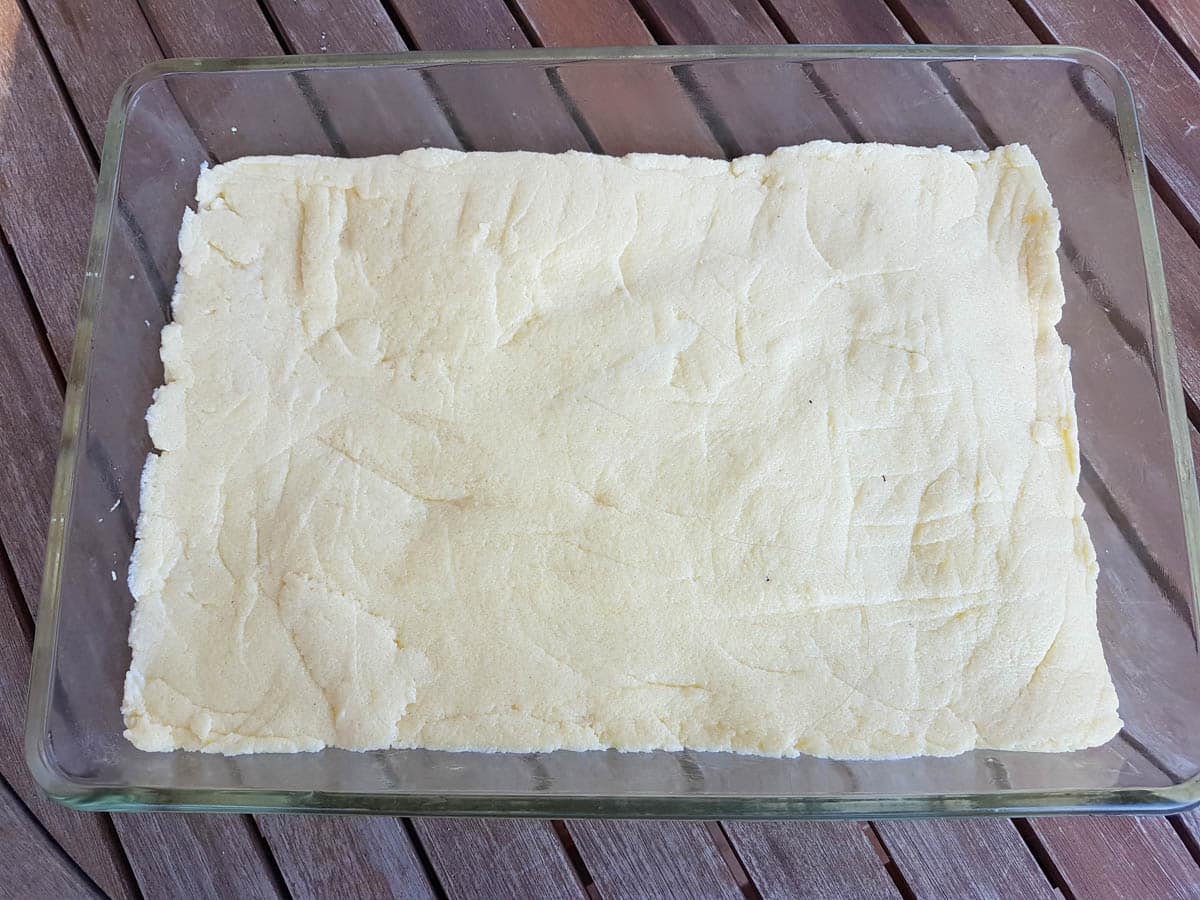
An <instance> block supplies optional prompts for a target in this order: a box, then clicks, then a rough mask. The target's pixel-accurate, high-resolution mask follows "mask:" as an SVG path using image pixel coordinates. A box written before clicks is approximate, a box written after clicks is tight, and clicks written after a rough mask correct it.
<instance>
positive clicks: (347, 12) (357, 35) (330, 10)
mask: <svg viewBox="0 0 1200 900" xmlns="http://www.w3.org/2000/svg"><path fill="white" fill-rule="evenodd" d="M266 7H267V9H268V10H269V11H270V14H271V17H272V18H273V19H274V20H275V22H276V24H277V25H278V26H279V28H280V30H281V31H282V32H283V36H284V39H285V40H286V41H287V44H288V49H289V51H290V52H292V53H403V52H404V51H405V50H407V49H408V47H407V46H406V45H405V43H404V39H403V38H402V37H401V36H400V32H398V31H397V30H396V28H395V26H394V25H393V24H392V20H391V17H390V16H388V14H387V10H386V9H384V6H383V3H382V2H381V0H343V2H340V3H337V4H330V3H322V2H320V0H266ZM381 124H383V123H381Z"/></svg>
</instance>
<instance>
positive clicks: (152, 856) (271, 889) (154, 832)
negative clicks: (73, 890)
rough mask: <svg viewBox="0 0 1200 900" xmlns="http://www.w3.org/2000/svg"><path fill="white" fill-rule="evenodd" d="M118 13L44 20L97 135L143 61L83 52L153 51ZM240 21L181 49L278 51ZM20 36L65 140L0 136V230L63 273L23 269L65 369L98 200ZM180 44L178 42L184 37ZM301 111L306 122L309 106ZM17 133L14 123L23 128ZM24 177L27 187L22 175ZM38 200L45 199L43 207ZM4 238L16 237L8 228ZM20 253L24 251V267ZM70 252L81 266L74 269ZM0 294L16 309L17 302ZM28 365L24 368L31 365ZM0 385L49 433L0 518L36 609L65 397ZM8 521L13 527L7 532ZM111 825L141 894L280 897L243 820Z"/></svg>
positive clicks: (48, 377) (43, 69)
mask: <svg viewBox="0 0 1200 900" xmlns="http://www.w3.org/2000/svg"><path fill="white" fill-rule="evenodd" d="M122 3H123V5H121V6H117V7H114V9H113V10H112V14H111V15H109V14H107V13H108V10H107V9H101V8H100V7H99V6H98V5H97V6H82V7H71V8H69V10H68V9H67V8H66V7H64V8H62V10H60V11H59V14H58V16H57V18H53V17H51V18H48V19H47V23H46V25H45V26H44V28H43V33H44V35H45V37H46V41H47V45H48V47H49V48H50V50H51V53H53V54H54V55H55V57H56V58H58V59H59V60H60V61H65V63H66V65H65V67H66V68H69V67H70V66H73V65H75V64H76V63H79V64H81V65H84V61H83V60H82V59H81V58H80V57H82V56H87V57H89V59H90V60H91V61H90V62H88V63H87V64H86V66H90V68H87V67H86V66H85V74H86V76H87V77H86V78H79V79H73V81H72V82H64V83H65V84H67V87H68V90H74V89H77V90H79V91H80V92H81V93H80V94H79V102H80V104H81V108H82V109H90V110H91V111H92V112H91V114H90V115H89V118H90V119H91V120H92V123H91V127H92V128H93V129H98V128H100V125H99V120H98V119H97V116H98V115H101V114H100V113H98V112H97V111H96V109H97V107H98V106H99V103H100V101H99V100H98V99H97V98H101V97H111V95H112V93H113V92H114V91H115V90H116V86H117V85H118V84H119V83H120V81H121V80H122V79H123V78H124V77H125V75H126V74H128V72H126V71H125V70H124V69H123V66H125V65H131V64H133V63H135V62H136V63H137V64H138V65H140V64H141V63H143V62H145V60H144V59H141V58H139V59H137V60H133V59H131V58H129V56H128V54H124V55H122V54H118V55H115V56H112V57H110V56H107V55H106V54H103V53H99V54H98V53H94V52H92V53H88V50H87V48H88V47H91V48H94V47H95V45H96V44H97V43H101V44H103V45H105V46H107V45H109V44H112V45H114V46H115V47H117V48H127V47H131V46H132V47H135V48H138V53H140V54H141V55H143V56H144V55H147V54H149V53H151V52H157V45H154V46H153V47H152V45H151V43H150V40H149V39H148V38H147V35H148V34H149V32H150V29H149V27H148V26H147V24H146V21H145V19H144V18H141V13H140V11H137V6H136V4H135V3H132V0H122ZM0 8H2V9H3V10H4V13H3V15H7V16H9V17H10V20H11V17H12V15H13V14H14V13H13V11H14V10H15V9H16V8H15V4H11V3H10V0H5V3H4V6H3V7H0ZM154 8H155V10H156V11H157V12H158V14H159V16H160V20H159V23H158V24H159V26H160V27H163V28H165V29H166V33H167V34H174V31H173V30H172V29H175V28H177V27H179V26H183V31H184V32H186V25H187V19H186V17H183V18H181V17H180V13H181V12H182V9H183V8H182V7H181V6H180V5H179V4H176V5H175V6H174V7H172V6H171V4H169V3H164V2H162V0H157V2H156V3H155V4H154ZM244 11H247V12H253V13H254V15H256V16H257V17H258V27H257V28H254V27H253V25H252V24H251V25H247V23H252V22H253V19H252V18H248V17H245V16H242V17H238V16H236V15H234V16H231V17H230V18H228V19H226V20H225V22H226V23H227V24H228V25H230V26H231V27H235V28H238V29H243V26H246V27H249V28H250V29H251V41H254V40H257V41H259V43H258V44H257V45H255V44H254V43H237V42H236V40H234V41H231V42H230V43H229V44H226V45H222V44H220V43H217V42H216V41H217V39H219V31H218V29H219V26H217V25H214V26H211V27H209V28H208V29H206V30H205V33H204V35H203V37H207V38H208V39H209V40H210V41H213V42H212V43H207V44H206V43H204V42H203V41H202V40H200V39H192V40H193V42H192V43H191V44H190V46H189V47H188V49H190V50H196V51H198V52H206V51H207V53H208V54H209V55H236V53H237V52H253V50H254V49H255V48H256V47H257V48H259V49H261V48H263V47H265V46H268V45H267V44H265V43H263V42H264V41H265V40H270V41H271V42H273V41H274V37H273V35H272V34H271V32H270V29H269V28H267V27H266V23H265V20H264V19H263V18H262V16H261V13H260V12H259V11H258V10H257V7H256V6H254V5H253V4H251V5H250V6H248V7H244ZM135 12H136V15H135ZM10 20H0V21H10ZM85 20H86V43H85V38H84V34H85V30H84V26H83V25H81V24H80V23H81V22H83V21H85ZM139 20H140V25H139V24H138V22H139ZM15 27H16V28H17V29H21V28H25V29H26V30H27V26H26V25H25V24H24V23H20V22H18V23H17V25H16V26H15ZM72 29H74V30H72ZM123 30H124V31H129V32H130V33H132V34H140V35H141V38H138V39H137V40H133V39H130V38H128V36H123V35H122V34H121V33H120V32H121V31H123ZM254 35H257V37H255V36H254ZM16 36H17V37H18V39H22V40H24V41H25V43H19V42H18V43H12V44H10V46H15V47H17V48H18V50H20V49H21V48H24V47H26V46H28V47H29V50H28V52H27V54H26V55H28V54H32V56H30V58H29V61H28V62H26V63H25V65H24V68H23V70H22V72H23V73H31V72H32V73H36V74H37V76H38V77H37V79H31V80H30V84H29V86H28V88H27V92H28V94H29V96H30V97H31V98H33V102H36V103H37V110H36V113H37V116H40V119H39V118H37V117H36V116H35V117H34V121H33V125H35V126H37V128H38V129H39V130H40V131H42V132H43V134H42V139H43V140H46V139H47V138H51V139H53V138H54V136H55V135H60V136H61V137H59V139H58V140H57V141H55V140H51V141H50V144H51V146H49V148H47V147H44V146H42V145H41V144H40V143H39V142H38V141H35V140H33V139H32V138H29V139H25V140H22V141H21V142H19V143H15V142H14V143H11V144H10V143H8V142H7V136H8V134H11V133H12V131H7V132H2V133H3V134H4V136H5V138H6V140H5V143H4V146H5V147H14V148H16V151H15V153H14V154H13V157H14V158H13V161H12V168H13V169H15V170H16V174H17V175H20V176H22V177H21V178H20V180H19V181H18V180H16V179H15V178H14V182H13V183H14V185H16V186H18V187H19V189H20V193H19V194H18V193H14V192H4V193H3V194H0V224H2V223H5V222H7V221H10V220H12V219H15V221H16V222H17V223H18V225H20V226H22V230H18V231H17V233H16V234H15V235H13V236H12V239H13V243H14V248H15V249H16V251H17V255H18V258H19V259H20V260H21V263H22V266H23V267H25V258H32V259H33V260H34V261H35V262H40V261H41V259H42V256H41V253H44V252H45V251H46V250H49V251H51V252H52V253H54V254H55V256H56V258H55V260H54V261H55V262H57V263H58V266H59V268H58V270H57V272H56V274H58V275H59V279H58V282H57V283H49V280H48V279H44V278H40V277H38V278H35V275H37V274H39V273H40V271H41V270H40V269H36V268H35V270H34V272H33V273H32V274H31V273H30V272H29V270H28V269H26V274H27V275H28V276H29V282H30V287H31V289H32V290H33V292H34V295H35V297H36V298H37V300H38V307H39V309H40V310H41V311H42V314H43V317H44V318H47V319H49V318H50V317H49V316H47V310H50V312H51V313H55V314H57V318H56V319H55V321H58V320H61V322H62V324H61V326H59V328H58V329H57V331H55V330H54V329H52V330H51V336H52V339H53V337H54V335H55V334H59V335H61V336H60V337H59V338H58V339H57V340H53V343H54V347H55V350H56V355H57V357H58V361H59V363H60V365H61V364H63V363H65V361H66V358H67V354H68V352H69V350H68V348H69V345H70V341H71V334H70V332H71V331H73V321H74V313H75V302H74V297H75V295H76V293H77V290H78V288H77V287H76V286H75V285H74V284H72V285H71V286H70V288H69V295H70V298H71V302H70V303H69V304H68V303H67V302H66V301H65V300H61V301H60V300H55V301H51V300H50V299H49V298H50V297H51V296H53V294H52V291H56V292H58V293H64V292H65V291H66V288H64V287H60V286H59V285H61V284H64V283H69V282H74V283H76V284H77V280H78V279H79V277H80V274H81V272H82V269H83V259H82V257H83V251H84V249H85V248H86V234H87V219H88V218H90V211H91V206H92V202H93V199H92V195H93V193H94V172H93V170H92V168H91V165H90V161H89V159H88V157H87V154H86V152H85V151H84V149H83V146H82V144H81V143H80V141H79V139H78V136H77V135H75V134H74V132H73V131H72V129H71V126H70V116H69V112H68V110H67V106H66V101H65V99H64V98H63V97H62V96H61V95H59V94H58V93H57V92H56V90H55V89H54V85H53V80H52V77H51V75H50V69H49V66H48V64H47V63H46V61H45V59H44V57H40V55H39V50H38V48H37V47H36V46H35V45H34V43H33V42H32V41H31V40H29V39H28V38H22V37H21V34H20V32H19V31H18V33H17V34H16ZM175 37H176V38H179V37H180V35H175ZM222 46H226V47H228V48H229V52H228V53H227V54H222V53H221V47H222ZM274 47H275V48H276V49H277V48H278V44H277V43H274ZM0 71H2V70H0ZM72 84H74V88H72ZM297 96H298V95H297ZM72 99H75V98H74V97H73V98H72ZM104 105H105V106H106V105H107V100H105V101H104ZM305 113H306V114H307V113H308V110H307V108H305ZM20 124H21V123H18V126H19V125H20ZM26 124H28V123H26ZM0 127H4V128H8V127H9V117H8V116H6V117H5V119H4V125H3V126H0ZM95 139H96V140H97V141H99V139H100V134H99V131H97V132H96V134H95ZM7 163H8V159H7V158H6V164H7ZM6 168H7V166H6ZM31 172H32V173H33V177H30V176H29V173H31ZM39 192H42V193H44V194H45V198H44V201H45V202H44V204H43V197H41V196H39ZM22 198H25V199H26V200H27V201H28V202H30V203H36V204H37V205H38V207H39V209H40V210H41V211H42V215H43V216H44V217H45V219H44V222H45V225H46V226H47V227H48V228H51V229H54V232H55V238H56V239H58V240H62V239H63V238H73V239H74V241H75V242H76V243H77V247H78V250H77V251H75V252H74V253H71V252H68V251H67V250H65V249H62V248H58V247H56V246H55V241H54V240H49V241H47V242H46V243H47V244H49V246H48V247H47V246H44V245H43V244H41V243H40V242H39V240H38V236H37V235H31V234H30V233H29V231H28V229H25V228H23V226H24V225H25V222H26V218H25V217H21V216H19V215H13V214H14V213H17V214H19V213H20V212H21V210H22V206H21V200H22ZM56 201H57V202H62V203H63V206H62V207H61V208H60V207H58V206H56V205H55V203H56ZM6 232H7V233H9V234H12V232H11V231H10V230H9V229H7V228H6ZM22 251H25V252H24V258H23V253H22ZM76 254H77V258H78V262H77V263H73V262H72V260H73V259H74V258H75V257H76ZM64 270H65V271H64ZM7 296H10V297H12V298H14V299H17V300H19V296H20V295H19V294H11V295H7ZM60 310H61V311H60ZM68 310H69V311H68ZM30 346H31V347H33V348H36V347H37V346H38V345H37V342H36V341H33V342H31V343H30ZM39 352H40V351H39ZM25 358H26V359H28V356H26V357H25ZM14 363H15V359H14ZM0 377H3V378H4V379H5V380H4V382H0V395H3V396H4V397H11V398H13V400H14V402H16V400H18V399H19V400H20V402H21V403H22V404H23V411H24V413H25V420H26V428H27V429H28V430H29V432H30V437H31V438H32V437H33V436H35V435H36V436H39V437H38V438H37V439H38V440H45V439H46V436H47V435H52V437H51V438H50V440H49V443H48V444H47V445H46V447H45V449H43V450H42V451H40V452H35V451H34V449H33V448H32V447H30V448H29V449H28V452H27V453H26V454H25V457H24V459H23V462H22V472H23V475H24V481H23V483H22V487H21V490H22V491H23V492H24V496H21V497H13V496H11V495H7V496H5V497H4V499H3V504H4V505H3V509H4V512H5V515H4V518H5V521H6V524H7V525H8V527H7V528H6V530H5V531H3V532H2V534H3V537H4V540H5V546H6V547H7V548H8V549H9V552H10V553H11V554H12V555H13V557H14V559H16V560H19V561H20V570H21V572H22V588H23V594H24V598H25V600H26V602H27V603H29V604H31V605H32V603H33V601H34V599H35V598H36V597H37V592H36V580H34V581H33V582H32V583H31V578H30V576H29V575H28V571H27V570H29V569H31V568H32V562H33V561H37V565H38V566H40V560H41V557H42V553H43V545H44V541H45V528H46V521H47V518H46V517H47V515H48V496H49V495H48V488H49V484H50V482H51V479H52V476H53V462H52V459H53V453H54V452H56V449H57V431H58V421H59V419H60V417H61V405H62V398H61V394H60V393H59V391H58V388H57V385H56V384H55V383H54V380H53V376H52V374H51V373H49V371H47V370H43V371H42V372H41V373H40V374H38V373H37V372H36V369H35V370H33V371H15V370H14V371H9V370H8V369H2V370H0ZM10 378H19V379H21V380H20V382H19V384H14V383H13V382H11V381H9V379H10ZM19 437H20V436H17V435H14V436H12V439H13V440H17V439H19ZM12 523H17V524H16V525H15V526H14V525H12ZM16 527H19V529H20V531H19V533H16V532H15V531H14V528H16ZM115 825H116V832H117V834H119V835H120V838H121V843H122V844H123V845H124V847H125V848H126V851H127V852H128V854H129V857H130V863H131V865H132V867H133V870H134V873H135V875H136V877H137V880H138V883H139V884H140V886H141V888H142V890H143V892H145V893H146V894H147V895H151V896H167V895H172V894H174V893H177V892H181V891H182V892H186V893H193V894H196V895H199V896H219V895H225V896H228V895H232V894H237V893H242V892H248V893H250V894H252V895H255V896H274V895H276V894H277V886H276V884H275V882H274V876H273V874H272V873H273V870H274V865H273V863H272V862H271V860H270V858H269V856H268V855H267V852H266V848H265V845H264V844H263V841H262V839H261V838H260V836H259V835H258V833H257V831H256V830H255V829H254V827H253V825H252V823H251V820H250V819H249V818H248V817H216V816H202V817H200V816H198V817H189V818H180V817H171V816H165V815H161V814H155V815H147V816H120V817H116V819H115ZM196 861H200V863H201V864H202V865H203V872H202V873H200V872H192V871H191V865H192V864H193V863H195V862H196Z"/></svg>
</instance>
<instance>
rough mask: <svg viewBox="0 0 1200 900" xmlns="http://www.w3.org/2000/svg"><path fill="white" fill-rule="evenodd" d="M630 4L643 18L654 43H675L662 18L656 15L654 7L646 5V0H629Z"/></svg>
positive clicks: (639, 16) (643, 22)
mask: <svg viewBox="0 0 1200 900" xmlns="http://www.w3.org/2000/svg"><path fill="white" fill-rule="evenodd" d="M629 5H630V6H632V7H633V11H634V12H635V13H637V15H638V18H639V19H641V20H642V24H644V25H645V26H646V30H647V31H649V32H650V37H652V38H654V43H656V44H667V45H669V44H674V43H675V42H674V41H673V40H671V35H670V33H669V32H668V31H667V27H666V25H665V24H663V21H662V19H660V18H659V17H658V16H657V15H655V13H654V9H653V7H649V6H647V5H646V0H629Z"/></svg>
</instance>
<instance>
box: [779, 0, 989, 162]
mask: <svg viewBox="0 0 1200 900" xmlns="http://www.w3.org/2000/svg"><path fill="white" fill-rule="evenodd" d="M772 8H773V9H774V10H775V14H776V17H777V20H778V21H779V22H780V25H781V27H782V29H783V31H784V35H785V37H787V39H788V40H790V41H795V42H797V43H801V44H858V43H872V44H873V43H880V44H905V43H909V42H911V40H912V39H911V37H910V36H909V34H908V32H906V31H905V30H904V27H903V26H902V25H901V24H900V22H899V21H898V20H897V19H896V17H895V16H894V15H893V14H892V12H891V10H890V9H889V8H888V7H887V6H886V5H885V4H884V3H883V2H882V0H873V2H862V0H857V2H856V0H819V2H809V0H803V2H802V0H777V2H775V3H773V4H772ZM820 78H821V84H822V86H823V87H824V88H826V89H828V90H829V92H830V93H831V94H832V95H833V97H834V98H835V100H836V102H837V103H838V105H839V107H840V108H841V109H842V110H843V115H844V117H845V119H846V120H847V124H848V125H850V126H852V127H853V128H854V130H855V133H854V134H847V135H845V137H847V138H854V139H858V140H867V141H883V142H893V143H897V142H898V143H906V144H948V145H950V146H951V147H954V148H956V149H973V148H975V147H977V146H978V145H979V135H978V133H977V132H976V131H975V129H974V127H973V126H972V124H971V122H970V120H969V119H968V118H967V117H966V115H964V114H963V112H962V111H961V110H960V109H959V108H958V107H957V106H956V105H955V104H954V102H953V101H952V99H951V98H950V97H949V96H948V94H947V92H946V88H945V85H943V84H942V82H941V81H940V80H939V79H938V78H937V76H936V74H935V73H934V72H933V71H932V70H930V69H928V68H917V67H915V66H914V65H913V64H912V63H907V62H906V63H899V64H896V65H893V66H891V67H889V69H888V70H887V71H885V72H880V73H879V75H878V76H877V77H876V78H875V79H873V80H870V81H864V80H863V79H861V78H860V77H858V73H857V72H856V71H851V70H843V71H838V70H837V68H836V66H834V65H832V64H830V65H827V66H826V67H824V68H823V69H822V74H821V76H820Z"/></svg>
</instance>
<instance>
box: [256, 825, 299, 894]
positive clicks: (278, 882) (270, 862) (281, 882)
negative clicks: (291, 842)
mask: <svg viewBox="0 0 1200 900" xmlns="http://www.w3.org/2000/svg"><path fill="white" fill-rule="evenodd" d="M246 824H247V825H248V826H249V827H248V828H247V830H248V831H249V832H250V837H251V840H253V841H257V842H258V846H259V848H260V849H261V852H262V858H263V859H264V860H266V863H267V866H266V868H267V875H268V876H270V878H271V880H272V881H273V882H274V887H275V893H276V894H278V895H279V896H280V897H283V898H287V900H292V896H293V895H292V890H291V888H289V887H288V883H287V879H286V878H284V877H283V869H282V868H281V867H280V865H279V860H277V859H276V858H275V851H274V850H272V849H271V842H270V841H268V840H267V836H266V835H265V834H263V831H262V828H260V827H259V825H258V819H257V817H255V816H250V815H247V816H246Z"/></svg>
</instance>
